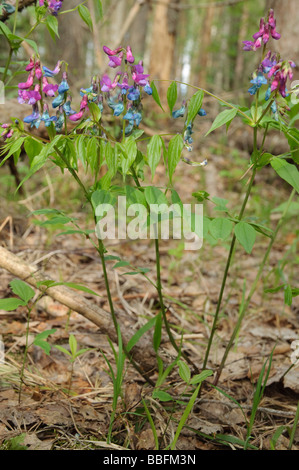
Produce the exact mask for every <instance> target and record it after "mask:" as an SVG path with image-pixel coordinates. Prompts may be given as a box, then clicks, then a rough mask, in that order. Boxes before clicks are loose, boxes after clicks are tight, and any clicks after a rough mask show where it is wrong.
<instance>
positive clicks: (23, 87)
mask: <svg viewBox="0 0 299 470" xmlns="http://www.w3.org/2000/svg"><path fill="white" fill-rule="evenodd" d="M34 74H35V70H34V69H32V70H31V72H30V74H29V76H28V78H27V81H26V82H23V83H19V84H18V87H19V88H20V89H21V90H28V88H30V87H31V86H32V85H33V78H34Z"/></svg>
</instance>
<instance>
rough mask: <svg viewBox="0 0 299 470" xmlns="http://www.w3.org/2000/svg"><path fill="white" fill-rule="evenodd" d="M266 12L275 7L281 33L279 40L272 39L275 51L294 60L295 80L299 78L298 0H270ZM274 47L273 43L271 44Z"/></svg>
mask: <svg viewBox="0 0 299 470" xmlns="http://www.w3.org/2000/svg"><path fill="white" fill-rule="evenodd" d="M266 7H267V9H266V12H265V14H267V13H268V10H269V8H273V10H274V17H275V18H276V26H277V31H278V32H279V33H280V34H281V38H280V39H279V40H278V41H272V44H273V43H274V44H273V51H275V52H279V53H280V54H281V58H282V60H289V59H291V60H294V62H295V63H296V64H297V68H296V69H294V80H295V79H297V80H298V78H299V70H298V65H299V29H298V22H299V9H298V1H297V0H284V1H283V2H282V1H281V0H268V1H267V5H266ZM271 47H272V45H271Z"/></svg>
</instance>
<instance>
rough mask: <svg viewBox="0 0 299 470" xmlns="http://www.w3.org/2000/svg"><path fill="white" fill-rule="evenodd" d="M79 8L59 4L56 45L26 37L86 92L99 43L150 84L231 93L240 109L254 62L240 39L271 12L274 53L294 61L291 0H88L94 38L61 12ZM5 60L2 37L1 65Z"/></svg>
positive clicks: (26, 17)
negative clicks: (277, 36) (137, 65)
mask: <svg viewBox="0 0 299 470" xmlns="http://www.w3.org/2000/svg"><path fill="white" fill-rule="evenodd" d="M23 1H26V2H27V4H28V3H31V2H30V0H23ZM20 2H22V0H20ZM11 3H12V4H13V3H14V2H13V1H12V2H11ZM79 3H80V1H79V0H64V1H63V7H62V10H61V12H60V14H59V16H58V20H59V35H60V39H57V40H56V43H54V42H53V40H52V39H51V37H50V34H49V33H48V32H47V30H46V28H37V29H36V30H35V31H34V32H33V35H32V36H31V38H32V39H34V40H35V41H36V42H37V44H38V46H39V51H40V55H41V60H42V62H43V64H44V65H47V66H48V67H51V66H54V65H55V64H56V62H57V60H58V59H64V60H65V61H66V62H68V63H69V72H70V73H69V81H70V82H71V83H72V85H74V86H76V87H78V89H79V88H80V87H86V86H88V85H89V83H90V78H91V77H92V76H93V75H95V74H102V73H103V72H105V71H106V67H107V58H106V56H105V54H104V53H103V49H102V47H103V45H107V46H108V47H110V48H114V47H117V46H119V45H123V46H126V45H131V48H132V50H133V54H134V55H135V57H136V58H137V59H138V60H140V59H142V60H143V61H144V66H145V71H147V72H148V73H150V75H151V79H153V78H155V79H165V80H169V79H176V80H180V81H182V82H187V83H190V84H193V85H197V86H200V87H202V88H206V89H208V90H209V91H212V92H214V93H216V94H220V95H221V94H222V95H223V93H224V94H226V97H227V98H228V99H229V98H231V99H232V100H233V99H234V96H236V94H237V98H238V99H241V98H242V97H244V100H245V102H244V104H246V100H249V99H250V97H249V96H248V93H247V90H248V87H249V80H250V77H251V73H252V72H253V70H254V69H255V67H256V65H257V63H256V59H257V57H256V54H254V53H252V52H244V51H243V50H242V41H243V40H250V39H251V36H252V34H253V33H254V32H256V31H257V29H258V24H259V19H260V17H261V16H264V15H265V14H266V12H267V10H268V8H270V7H272V8H274V10H275V17H276V18H277V30H278V31H279V32H280V33H283V34H282V39H281V40H280V41H278V42H277V43H276V42H275V46H276V48H277V50H278V51H279V52H280V53H281V54H282V56H283V57H284V58H285V59H292V60H294V61H295V62H297V63H298V62H299V60H298V58H299V29H298V27H297V25H298V20H299V9H298V1H297V0H283V1H281V0H218V1H209V2H207V1H204V0H181V1H180V0H121V1H120V0H103V1H102V11H100V9H99V2H97V1H94V0H88V1H87V3H86V5H87V6H88V8H89V10H90V12H91V16H92V20H93V23H94V28H93V32H91V31H89V29H88V27H87V26H86V24H85V23H84V22H83V21H82V19H81V18H80V16H79V15H78V13H77V12H76V11H75V12H72V13H68V14H63V12H64V11H66V10H69V9H71V8H73V7H75V6H76V5H78V4H79ZM33 8H34V7H33V6H29V7H28V8H24V9H23V10H22V14H21V15H20V20H19V23H18V28H17V30H18V34H20V35H22V34H24V35H25V34H26V33H27V32H28V30H29V29H30V27H31V26H32V25H33V21H34V15H33V10H32V9H33ZM12 16H13V15H12ZM7 21H12V18H10V19H8V20H7ZM23 45H24V46H23V47H24V48H21V49H20V51H19V52H18V55H19V58H20V59H22V58H24V60H27V59H28V58H29V56H30V55H31V53H32V51H31V50H30V47H29V45H28V44H26V43H25V42H24V43H23ZM7 54H8V49H7V45H6V43H5V41H4V40H3V39H2V40H1V45H0V58H1V63H0V65H1V66H4V64H5V61H6V57H7ZM297 73H298V72H297ZM296 78H298V76H297V77H296V76H295V79H296ZM168 86H169V83H167V82H164V83H163V82H160V83H159V91H160V93H161V98H162V102H163V100H164V99H165V94H166V89H167V87H168ZM180 93H181V96H180V98H181V99H184V94H186V93H187V88H186V87H184V86H181V88H180ZM11 96H15V91H14V92H13V90H12V91H11Z"/></svg>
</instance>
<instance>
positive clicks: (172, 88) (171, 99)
mask: <svg viewBox="0 0 299 470" xmlns="http://www.w3.org/2000/svg"><path fill="white" fill-rule="evenodd" d="M177 97H178V90H177V84H176V82H172V83H171V84H170V85H169V87H168V90H167V103H168V106H169V109H170V113H172V110H173V107H174V105H175V103H176V100H177Z"/></svg>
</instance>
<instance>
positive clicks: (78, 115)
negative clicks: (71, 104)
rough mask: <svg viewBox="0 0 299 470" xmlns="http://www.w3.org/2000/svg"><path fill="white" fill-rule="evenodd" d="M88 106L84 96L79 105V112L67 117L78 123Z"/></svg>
mask: <svg viewBox="0 0 299 470" xmlns="http://www.w3.org/2000/svg"><path fill="white" fill-rule="evenodd" d="M87 105H88V97H87V95H84V96H83V98H82V100H81V103H80V111H79V112H78V113H74V114H71V115H70V116H69V118H70V120H71V121H79V119H81V118H82V116H83V114H84V111H85V109H86V107H87Z"/></svg>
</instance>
